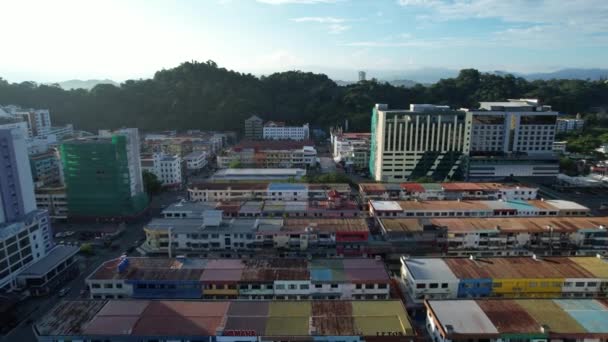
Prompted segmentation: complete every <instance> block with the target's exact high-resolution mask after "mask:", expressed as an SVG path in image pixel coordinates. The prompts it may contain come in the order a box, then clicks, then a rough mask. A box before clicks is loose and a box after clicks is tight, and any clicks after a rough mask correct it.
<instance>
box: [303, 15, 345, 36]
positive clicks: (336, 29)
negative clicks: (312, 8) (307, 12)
mask: <svg viewBox="0 0 608 342" xmlns="http://www.w3.org/2000/svg"><path fill="white" fill-rule="evenodd" d="M291 21H294V22H296V23H319V24H324V25H327V30H328V32H329V33H330V34H340V33H343V32H344V31H347V30H350V28H351V27H350V26H349V25H344V23H345V22H347V21H355V20H352V19H345V18H336V17H301V18H293V19H291Z"/></svg>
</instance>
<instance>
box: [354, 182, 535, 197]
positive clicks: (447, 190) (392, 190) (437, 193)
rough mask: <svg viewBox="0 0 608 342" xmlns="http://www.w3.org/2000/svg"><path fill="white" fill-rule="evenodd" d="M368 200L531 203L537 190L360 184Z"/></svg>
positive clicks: (475, 185)
mask: <svg viewBox="0 0 608 342" xmlns="http://www.w3.org/2000/svg"><path fill="white" fill-rule="evenodd" d="M359 194H360V196H361V198H362V199H363V200H365V201H368V200H424V201H428V200H505V201H513V200H532V199H536V198H537V196H538V188H536V187H530V186H526V185H523V184H509V183H463V182H450V183H413V182H410V183H359Z"/></svg>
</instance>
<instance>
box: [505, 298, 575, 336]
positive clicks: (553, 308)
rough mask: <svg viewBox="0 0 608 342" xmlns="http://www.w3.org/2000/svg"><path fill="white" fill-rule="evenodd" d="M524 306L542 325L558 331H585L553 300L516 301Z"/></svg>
mask: <svg viewBox="0 0 608 342" xmlns="http://www.w3.org/2000/svg"><path fill="white" fill-rule="evenodd" d="M515 302H516V303H517V304H519V306H521V307H522V308H524V309H525V310H526V311H527V312H528V314H529V315H530V316H532V317H533V318H534V320H536V321H537V322H538V323H539V324H540V325H546V326H548V327H549V328H550V330H551V331H554V332H558V333H584V332H585V328H583V327H582V326H581V325H580V324H578V322H577V321H576V320H575V319H574V318H572V316H570V315H569V314H568V313H566V312H565V311H564V310H562V308H561V307H560V306H559V305H557V303H555V302H554V301H552V300H546V299H520V300H516V301H515Z"/></svg>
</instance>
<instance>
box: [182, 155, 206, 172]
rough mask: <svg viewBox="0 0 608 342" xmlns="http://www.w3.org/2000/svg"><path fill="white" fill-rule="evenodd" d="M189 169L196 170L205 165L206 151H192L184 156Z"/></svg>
mask: <svg viewBox="0 0 608 342" xmlns="http://www.w3.org/2000/svg"><path fill="white" fill-rule="evenodd" d="M184 160H185V161H186V168H187V169H188V170H189V171H198V170H201V169H203V168H205V166H207V152H192V153H190V154H188V155H186V156H185V157H184Z"/></svg>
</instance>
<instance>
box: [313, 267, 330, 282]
mask: <svg viewBox="0 0 608 342" xmlns="http://www.w3.org/2000/svg"><path fill="white" fill-rule="evenodd" d="M310 279H311V280H312V281H332V280H333V277H332V273H331V270H330V269H328V268H317V269H311V270H310Z"/></svg>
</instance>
